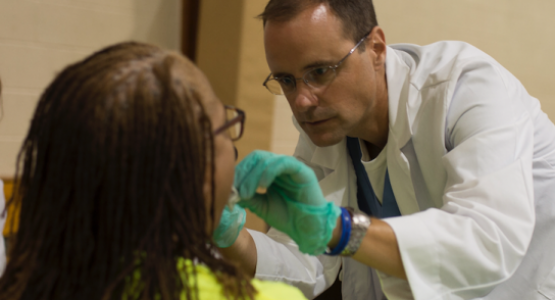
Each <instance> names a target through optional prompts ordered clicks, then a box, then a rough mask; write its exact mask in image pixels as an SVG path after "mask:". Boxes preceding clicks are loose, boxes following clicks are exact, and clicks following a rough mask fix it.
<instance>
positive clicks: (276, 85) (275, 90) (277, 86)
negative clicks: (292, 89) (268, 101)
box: [266, 79, 284, 95]
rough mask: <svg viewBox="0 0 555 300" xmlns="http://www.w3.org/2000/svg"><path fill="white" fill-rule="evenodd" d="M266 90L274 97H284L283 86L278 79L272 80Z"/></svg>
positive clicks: (267, 84) (267, 83)
mask: <svg viewBox="0 0 555 300" xmlns="http://www.w3.org/2000/svg"><path fill="white" fill-rule="evenodd" d="M266 88H268V90H269V91H270V92H271V93H272V94H274V95H283V94H284V92H283V88H282V84H281V83H280V82H279V81H277V80H276V79H270V80H268V81H267V82H266Z"/></svg>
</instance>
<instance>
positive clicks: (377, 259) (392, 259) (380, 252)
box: [328, 218, 407, 279]
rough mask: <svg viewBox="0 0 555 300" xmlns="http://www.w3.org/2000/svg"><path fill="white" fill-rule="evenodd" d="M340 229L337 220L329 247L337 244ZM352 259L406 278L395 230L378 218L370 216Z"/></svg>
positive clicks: (339, 223)
mask: <svg viewBox="0 0 555 300" xmlns="http://www.w3.org/2000/svg"><path fill="white" fill-rule="evenodd" d="M341 230H342V227H341V222H340V221H339V220H338V222H337V226H336V228H335V230H334V232H333V237H332V239H331V240H330V243H329V244H328V246H329V247H332V248H333V247H335V246H336V245H337V243H338V242H339V238H340V237H341ZM353 259H355V260H357V261H359V262H361V263H363V264H365V265H367V266H370V267H372V268H374V269H376V270H379V271H382V272H384V273H387V274H389V275H392V276H395V277H399V278H402V279H407V275H406V273H405V268H404V267H403V261H402V260H401V253H400V251H399V246H398V244H397V237H396V236H395V232H394V231H393V228H391V226H389V224H387V223H386V222H384V221H382V220H380V219H376V218H372V223H371V225H370V227H368V230H367V231H366V236H364V238H363V240H362V243H361V244H360V247H359V248H358V251H357V252H356V253H355V255H353Z"/></svg>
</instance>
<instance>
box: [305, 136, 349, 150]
mask: <svg viewBox="0 0 555 300" xmlns="http://www.w3.org/2000/svg"><path fill="white" fill-rule="evenodd" d="M308 137H309V138H310V140H311V141H312V143H313V144H314V145H316V146H318V147H329V146H333V145H337V144H339V143H341V141H342V140H343V139H344V138H345V136H340V135H326V134H324V135H321V134H308Z"/></svg>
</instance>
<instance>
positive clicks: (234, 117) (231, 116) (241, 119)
mask: <svg viewBox="0 0 555 300" xmlns="http://www.w3.org/2000/svg"><path fill="white" fill-rule="evenodd" d="M225 115H226V122H225V124H224V125H222V126H221V127H220V128H218V129H216V130H215V131H214V135H216V134H220V133H222V132H224V131H227V133H228V135H229V137H230V138H231V140H232V141H236V140H238V139H240V138H241V136H242V135H243V129H244V124H245V112H244V111H243V110H241V109H238V108H237V107H233V106H230V105H225Z"/></svg>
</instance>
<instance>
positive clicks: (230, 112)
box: [226, 109, 241, 140]
mask: <svg viewBox="0 0 555 300" xmlns="http://www.w3.org/2000/svg"><path fill="white" fill-rule="evenodd" d="M238 115H239V114H238V113H237V111H236V110H234V109H226V118H227V120H228V121H231V120H233V119H234V118H236V117H237V116H238ZM227 132H228V134H229V137H230V138H231V139H232V140H235V139H238V138H239V135H240V134H241V122H237V123H235V124H233V126H231V127H229V128H228V129H227Z"/></svg>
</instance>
